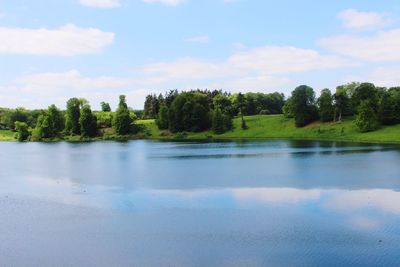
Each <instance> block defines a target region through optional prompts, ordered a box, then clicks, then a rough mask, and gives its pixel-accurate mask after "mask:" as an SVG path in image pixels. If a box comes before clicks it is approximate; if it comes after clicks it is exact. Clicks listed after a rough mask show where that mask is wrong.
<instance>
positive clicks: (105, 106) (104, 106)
mask: <svg viewBox="0 0 400 267" xmlns="http://www.w3.org/2000/svg"><path fill="white" fill-rule="evenodd" d="M100 106H101V111H103V112H111V107H110V104H109V103H106V102H101V103H100Z"/></svg>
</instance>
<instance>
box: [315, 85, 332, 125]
mask: <svg viewBox="0 0 400 267" xmlns="http://www.w3.org/2000/svg"><path fill="white" fill-rule="evenodd" d="M332 101H333V99H332V94H331V91H330V90H329V89H324V90H322V91H321V95H320V97H319V98H318V101H317V102H318V107H319V117H320V119H321V121H323V122H328V121H332V120H333V115H334V107H333V102H332Z"/></svg>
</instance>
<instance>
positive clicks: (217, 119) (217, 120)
mask: <svg viewBox="0 0 400 267" xmlns="http://www.w3.org/2000/svg"><path fill="white" fill-rule="evenodd" d="M212 130H213V132H214V133H216V134H222V133H224V132H225V126H224V117H223V115H222V112H221V109H220V108H218V107H217V108H216V109H214V111H213V115H212Z"/></svg>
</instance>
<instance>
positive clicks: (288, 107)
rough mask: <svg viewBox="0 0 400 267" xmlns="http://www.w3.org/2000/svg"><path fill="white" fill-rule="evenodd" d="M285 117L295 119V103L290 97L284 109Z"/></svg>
mask: <svg viewBox="0 0 400 267" xmlns="http://www.w3.org/2000/svg"><path fill="white" fill-rule="evenodd" d="M282 112H283V115H284V116H285V117H286V118H294V111H293V101H292V98H291V97H289V98H288V99H287V100H286V102H285V104H284V105H283V108H282Z"/></svg>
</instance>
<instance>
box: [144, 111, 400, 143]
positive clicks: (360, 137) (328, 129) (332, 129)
mask: <svg viewBox="0 0 400 267" xmlns="http://www.w3.org/2000/svg"><path fill="white" fill-rule="evenodd" d="M245 120H246V123H247V125H248V127H249V128H248V129H247V130H243V129H241V128H240V118H236V119H234V125H235V128H234V130H233V131H229V132H226V133H224V134H220V135H216V134H213V133H212V132H211V131H207V132H201V133H188V134H187V135H186V136H183V135H182V134H177V135H171V134H169V133H167V132H164V133H163V132H160V131H159V130H158V128H157V126H156V125H155V122H154V120H145V121H139V123H140V124H144V125H146V128H147V129H148V131H149V134H150V138H153V139H159V138H162V139H164V138H177V137H178V138H181V137H185V138H187V139H206V138H213V139H237V138H239V139H240V138H243V139H252V138H278V139H279V138H282V139H305V140H342V141H357V142H382V143H386V142H387V143H400V125H395V126H385V127H381V128H380V129H378V130H377V131H374V132H369V133H360V132H359V131H358V130H357V128H356V126H355V125H354V122H353V120H352V118H347V119H345V120H344V121H343V122H342V123H313V124H311V125H308V126H306V127H303V128H296V127H295V126H294V121H293V119H287V118H284V117H283V116H282V115H257V116H248V117H245Z"/></svg>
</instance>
